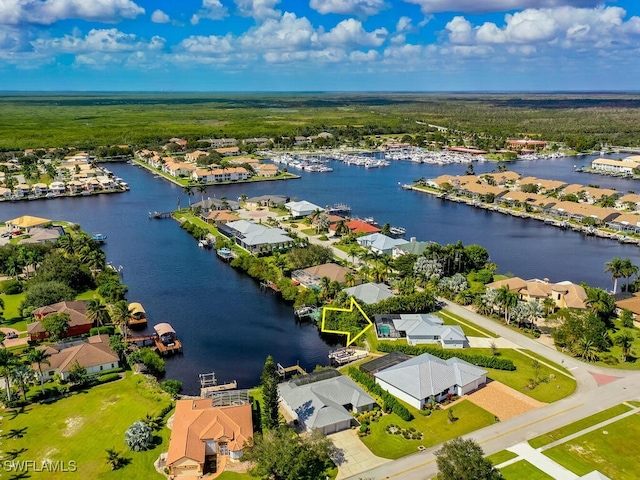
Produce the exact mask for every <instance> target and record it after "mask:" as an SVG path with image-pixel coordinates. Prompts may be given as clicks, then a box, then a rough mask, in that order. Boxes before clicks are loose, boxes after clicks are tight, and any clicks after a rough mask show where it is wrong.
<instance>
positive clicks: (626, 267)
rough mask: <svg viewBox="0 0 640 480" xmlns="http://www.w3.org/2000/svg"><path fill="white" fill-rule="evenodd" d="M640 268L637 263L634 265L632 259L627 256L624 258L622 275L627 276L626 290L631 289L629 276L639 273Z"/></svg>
mask: <svg viewBox="0 0 640 480" xmlns="http://www.w3.org/2000/svg"><path fill="white" fill-rule="evenodd" d="M638 271H640V269H639V268H638V266H637V265H634V264H633V263H632V262H631V260H630V259H628V258H625V259H624V260H622V276H623V277H624V278H625V290H626V291H627V292H628V291H629V278H631V277H632V276H634V275H636V276H637V275H638Z"/></svg>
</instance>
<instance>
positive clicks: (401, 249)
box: [391, 237, 436, 258]
mask: <svg viewBox="0 0 640 480" xmlns="http://www.w3.org/2000/svg"><path fill="white" fill-rule="evenodd" d="M435 244H436V243H435V242H430V241H429V242H419V241H418V240H416V238H415V237H411V238H410V239H409V241H408V242H407V243H401V244H400V245H396V246H395V247H393V250H392V251H391V254H392V256H393V258H398V257H400V256H402V255H418V256H419V255H422V254H423V253H424V252H425V251H426V250H427V248H428V247H429V245H435Z"/></svg>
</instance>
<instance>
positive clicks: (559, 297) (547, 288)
mask: <svg viewBox="0 0 640 480" xmlns="http://www.w3.org/2000/svg"><path fill="white" fill-rule="evenodd" d="M504 286H507V288H509V291H510V292H513V293H516V294H517V295H518V299H519V300H522V301H523V302H528V301H531V300H534V301H536V302H538V303H541V304H542V303H543V302H544V300H545V299H546V298H550V299H551V300H553V301H554V303H555V308H556V309H561V308H579V309H585V308H587V306H586V304H585V301H586V299H587V293H586V292H585V290H584V288H583V287H582V286H580V285H577V284H575V283H572V282H569V281H563V282H558V283H550V282H549V280H548V279H544V280H540V279H537V278H534V279H531V280H523V279H522V278H520V277H513V278H506V279H504V280H498V281H496V282H492V283H489V284H487V289H488V290H498V289H500V288H502V287H504Z"/></svg>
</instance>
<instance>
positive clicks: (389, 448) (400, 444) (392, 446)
mask: <svg viewBox="0 0 640 480" xmlns="http://www.w3.org/2000/svg"><path fill="white" fill-rule="evenodd" d="M408 408H409V410H410V411H411V413H413V415H414V416H415V418H414V419H413V420H412V421H411V422H405V421H404V420H402V419H401V418H400V417H398V416H397V415H395V414H389V415H384V416H383V417H382V418H381V419H380V420H379V421H377V422H374V423H372V424H371V434H370V435H368V436H366V437H362V442H363V443H364V444H365V445H366V446H367V447H368V448H369V450H371V452H372V453H373V454H374V455H377V456H379V457H383V458H393V459H395V458H400V457H403V456H405V455H409V454H411V453H416V452H418V446H419V445H424V446H425V447H430V446H432V445H437V444H439V443H442V442H445V441H447V440H450V439H452V438H455V437H459V436H461V435H465V434H467V433H469V432H473V431H475V430H479V429H480V428H483V427H486V426H488V425H491V424H493V423H494V422H495V418H494V416H493V415H492V414H490V413H489V412H487V411H486V410H483V409H482V408H480V407H478V406H476V405H474V404H473V403H471V402H469V401H467V400H463V401H462V402H460V403H458V404H456V405H454V406H453V407H452V408H453V412H454V415H455V416H456V417H457V418H458V420H457V421H455V422H454V423H449V420H448V418H447V411H446V410H437V411H435V412H434V413H433V414H432V415H431V416H429V417H424V416H422V415H420V414H419V413H418V411H417V410H416V409H415V408H412V407H408ZM390 424H394V425H398V426H399V427H401V428H411V427H413V428H415V429H416V430H418V431H420V432H422V433H423V434H424V437H423V439H422V440H405V439H404V438H403V437H402V435H390V434H388V433H387V432H386V427H387V425H390Z"/></svg>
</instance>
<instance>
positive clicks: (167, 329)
mask: <svg viewBox="0 0 640 480" xmlns="http://www.w3.org/2000/svg"><path fill="white" fill-rule="evenodd" d="M153 329H154V330H155V331H156V333H157V334H158V335H160V336H161V337H162V336H163V335H167V334H173V335H175V334H176V331H175V330H174V329H173V327H172V326H171V325H169V324H168V323H159V324H157V325H156V326H154V327H153Z"/></svg>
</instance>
